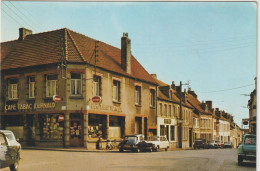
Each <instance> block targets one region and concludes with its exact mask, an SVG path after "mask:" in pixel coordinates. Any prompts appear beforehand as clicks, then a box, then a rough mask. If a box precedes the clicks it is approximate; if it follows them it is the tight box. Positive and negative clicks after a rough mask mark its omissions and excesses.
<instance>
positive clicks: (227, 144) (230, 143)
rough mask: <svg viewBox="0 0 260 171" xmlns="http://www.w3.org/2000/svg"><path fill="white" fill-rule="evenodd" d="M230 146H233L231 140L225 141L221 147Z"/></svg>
mask: <svg viewBox="0 0 260 171" xmlns="http://www.w3.org/2000/svg"><path fill="white" fill-rule="evenodd" d="M232 147H233V145H232V142H225V143H224V145H223V148H232Z"/></svg>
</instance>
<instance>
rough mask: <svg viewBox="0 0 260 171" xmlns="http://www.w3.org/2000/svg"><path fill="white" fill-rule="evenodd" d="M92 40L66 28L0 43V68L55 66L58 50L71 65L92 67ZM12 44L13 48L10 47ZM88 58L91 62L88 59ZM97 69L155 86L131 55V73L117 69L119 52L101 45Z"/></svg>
mask: <svg viewBox="0 0 260 171" xmlns="http://www.w3.org/2000/svg"><path fill="white" fill-rule="evenodd" d="M95 41H96V40H95V39H92V38H89V37H87V36H85V35H82V34H79V33H76V32H74V31H71V30H69V29H66V28H64V29H59V30H54V31H49V32H44V33H38V34H32V35H27V36H26V37H25V39H24V40H21V41H20V40H15V41H12V43H10V42H4V43H1V61H2V59H3V58H6V59H5V60H3V61H2V62H1V69H2V70H7V69H12V68H21V67H29V66H37V65H44V64H52V63H58V62H59V60H60V54H61V47H63V48H64V50H65V57H66V60H67V61H68V62H72V63H90V64H92V65H93V64H94V57H92V56H93V55H94V53H93V52H94V49H95ZM14 45H15V46H14ZM91 59H92V60H91ZM96 64H97V67H100V68H103V69H106V70H109V71H112V72H116V73H119V74H122V75H125V76H129V77H133V78H136V79H140V80H143V81H146V82H150V83H153V84H156V82H155V81H154V79H153V78H152V76H151V75H150V74H149V73H148V72H147V71H146V70H145V69H144V68H143V67H142V65H141V64H140V63H139V62H138V61H137V60H136V59H135V58H134V56H132V58H131V65H132V66H131V74H128V73H126V72H125V71H124V70H123V69H122V67H121V50H120V49H118V48H116V47H113V46H111V45H108V44H106V43H104V42H99V43H98V57H97V63H96Z"/></svg>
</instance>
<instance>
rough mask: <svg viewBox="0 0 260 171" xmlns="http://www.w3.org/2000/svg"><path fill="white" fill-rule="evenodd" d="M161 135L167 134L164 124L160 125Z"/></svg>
mask: <svg viewBox="0 0 260 171" xmlns="http://www.w3.org/2000/svg"><path fill="white" fill-rule="evenodd" d="M160 135H161V136H165V135H166V128H165V126H164V125H160Z"/></svg>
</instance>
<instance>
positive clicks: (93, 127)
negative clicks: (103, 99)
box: [88, 114, 107, 138]
mask: <svg viewBox="0 0 260 171" xmlns="http://www.w3.org/2000/svg"><path fill="white" fill-rule="evenodd" d="M106 124H107V116H105V115H104V116H102V115H95V114H90V115H89V124H88V137H89V138H98V137H99V136H100V137H102V138H105V136H106Z"/></svg>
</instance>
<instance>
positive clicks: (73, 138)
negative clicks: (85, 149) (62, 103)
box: [70, 114, 83, 147]
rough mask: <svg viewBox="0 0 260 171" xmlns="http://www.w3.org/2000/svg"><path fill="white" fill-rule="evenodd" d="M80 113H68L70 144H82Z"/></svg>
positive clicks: (78, 145)
mask: <svg viewBox="0 0 260 171" xmlns="http://www.w3.org/2000/svg"><path fill="white" fill-rule="evenodd" d="M82 127H83V125H82V115H81V114H70V146H71V147H81V146H83V131H82Z"/></svg>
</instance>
